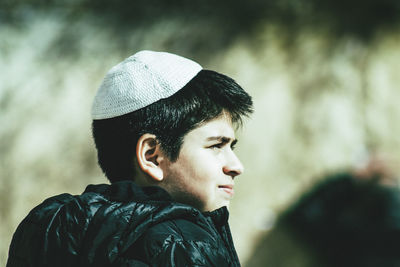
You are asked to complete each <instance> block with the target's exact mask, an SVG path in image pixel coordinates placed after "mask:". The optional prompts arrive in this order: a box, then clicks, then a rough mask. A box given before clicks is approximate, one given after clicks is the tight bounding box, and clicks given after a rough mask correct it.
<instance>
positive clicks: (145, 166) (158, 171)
mask: <svg viewBox="0 0 400 267" xmlns="http://www.w3.org/2000/svg"><path fill="white" fill-rule="evenodd" d="M136 158H137V162H138V164H139V167H140V169H141V170H142V171H143V172H144V173H146V174H148V175H149V176H150V177H151V178H153V179H154V180H156V181H162V180H163V179H164V173H163V169H162V168H161V164H160V163H161V162H162V160H163V159H164V153H163V152H162V151H161V149H160V144H159V143H158V141H157V138H156V136H155V135H154V134H148V133H146V134H144V135H142V136H141V137H140V138H139V140H138V142H137V144H136Z"/></svg>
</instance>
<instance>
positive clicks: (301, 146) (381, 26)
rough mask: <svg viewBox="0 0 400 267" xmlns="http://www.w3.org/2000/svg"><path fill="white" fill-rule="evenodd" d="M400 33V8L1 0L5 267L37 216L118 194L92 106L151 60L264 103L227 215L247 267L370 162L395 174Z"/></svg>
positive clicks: (294, 2)
mask: <svg viewBox="0 0 400 267" xmlns="http://www.w3.org/2000/svg"><path fill="white" fill-rule="evenodd" d="M399 22H400V2H399V1H397V0H384V1H382V0H363V1H361V0H347V1H343V0H340V1H338V0H268V1H263V0H253V1H239V0H230V1H228V0H219V1H211V0H192V1H184V0H168V1H166V0H164V1H162V0H146V1H145V0H139V1H123V0H115V1H106V0H97V1H90V0H73V1H71V0H69V1H67V0H53V1H49V0H38V1H28V0H2V1H1V3H0V240H1V242H0V265H4V264H5V260H6V258H7V253H8V246H9V243H10V240H11V237H12V233H13V232H14V231H15V229H16V227H17V225H18V223H19V222H20V221H21V220H22V219H23V218H24V217H25V216H26V214H27V213H28V212H29V210H31V209H32V208H33V207H34V206H36V205H37V204H39V203H40V202H42V201H43V200H44V199H45V198H47V197H49V196H52V195H54V194H60V193H63V192H69V193H72V194H80V193H81V192H82V191H83V190H84V188H85V186H86V185H87V184H89V183H106V182H107V181H106V179H105V177H104V176H103V174H102V173H101V171H100V169H99V168H98V166H97V163H96V154H95V149H94V145H93V142H92V139H91V129H90V124H91V119H90V108H91V102H92V98H93V97H94V94H95V92H96V89H97V87H98V86H99V84H100V82H101V80H102V78H103V77H104V75H105V74H106V72H107V71H108V70H109V69H110V68H111V67H112V66H114V65H115V64H117V63H118V62H120V61H122V60H123V59H125V58H126V57H128V56H130V55H132V54H134V53H135V52H137V51H138V50H142V49H150V50H160V51H161V50H163V51H169V52H172V53H177V54H179V55H182V56H186V57H188V58H191V59H193V60H196V61H198V62H199V63H200V64H201V65H202V66H203V67H204V68H206V69H214V70H217V71H219V72H221V73H224V74H227V75H229V76H231V77H233V78H234V79H235V80H236V81H237V82H238V83H239V84H241V85H242V86H243V87H244V88H245V89H246V90H247V91H248V92H249V93H250V94H251V95H252V96H253V99H254V102H255V113H254V116H253V117H252V118H251V119H249V120H247V121H246V123H245V126H244V127H243V129H242V130H240V131H239V132H238V133H237V135H238V139H239V141H240V142H239V144H238V146H237V151H238V154H239V157H240V158H241V159H242V161H243V164H244V166H245V172H244V174H243V175H242V176H241V177H239V178H238V179H237V180H236V187H235V190H236V195H235V198H234V200H233V201H232V204H231V207H230V212H231V217H230V223H231V227H232V232H233V236H234V240H235V244H236V249H237V251H238V253H239V256H240V259H241V262H242V263H243V265H244V266H245V265H246V262H247V261H248V259H249V257H250V256H251V253H252V251H253V249H254V246H255V244H256V240H257V237H259V236H260V235H265V234H268V232H269V231H270V230H271V229H273V227H274V223H275V220H276V218H277V216H278V215H279V213H280V212H281V211H282V210H284V209H285V208H286V207H287V206H288V205H290V203H292V201H293V200H294V199H296V198H297V197H298V196H299V195H300V194H301V193H302V192H303V191H304V190H306V189H307V188H310V187H311V186H312V185H313V184H314V183H315V182H317V181H318V180H319V179H320V178H319V177H323V175H322V174H324V173H328V172H335V171H340V170H343V169H349V168H358V167H360V166H362V165H363V164H365V163H366V162H367V161H368V159H369V157H371V156H373V155H384V156H385V158H387V159H389V160H388V161H389V162H390V164H391V165H392V169H393V170H394V172H397V173H398V171H399V167H400V166H399V164H396V162H399V160H400V155H399V153H398V151H399V149H400V138H399V135H400V105H399V104H398V102H399V100H400V90H399V84H400V49H399V48H400V26H399Z"/></svg>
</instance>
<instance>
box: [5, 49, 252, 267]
mask: <svg viewBox="0 0 400 267" xmlns="http://www.w3.org/2000/svg"><path fill="white" fill-rule="evenodd" d="M251 112H252V101H251V98H250V96H249V95H248V94H247V93H246V92H245V91H244V90H243V89H242V88H241V87H240V86H239V85H238V84H237V83H235V82H234V81H233V80H232V79H230V78H229V77H227V76H224V75H222V74H219V73H216V72H213V71H208V70H203V69H202V67H201V66H200V65H199V64H197V63H196V62H193V61H191V60H189V59H186V58H183V57H180V56H177V55H173V54H169V53H165V52H153V51H141V52H138V53H137V54H135V55H133V56H131V57H129V58H127V59H126V60H124V61H123V62H121V63H120V64H118V65H116V66H115V67H113V68H112V69H111V70H110V71H109V72H108V73H107V75H106V77H105V78H104V81H103V83H102V84H101V86H100V88H99V90H98V92H97V95H96V97H95V99H94V103H93V108H92V117H93V137H94V140H95V144H96V148H97V152H98V161H99V165H100V167H101V168H102V170H103V172H104V173H105V175H106V176H107V178H108V179H109V180H110V182H111V185H104V184H103V185H89V186H88V187H87V188H86V190H85V192H84V193H83V194H81V195H79V196H71V195H69V194H62V195H59V196H55V197H53V198H50V199H47V200H46V201H45V202H43V203H42V204H41V205H39V206H38V207H36V208H35V209H34V210H32V211H31V213H30V214H29V215H28V216H27V218H25V219H24V221H23V222H22V223H21V224H20V226H19V227H18V229H17V231H16V233H15V234H14V237H13V241H12V243H11V246H10V252H9V259H8V263H7V266H10V267H11V266H240V263H239V261H238V258H237V255H236V252H235V249H234V246H233V243H232V238H231V234H230V230H229V225H228V222H227V220H228V211H227V208H226V206H228V204H229V200H230V199H231V197H232V196H233V194H234V178H235V177H236V176H238V175H240V174H241V172H242V171H243V167H242V165H241V163H240V161H239V159H238V158H237V157H236V155H235V154H234V152H233V148H234V145H235V143H236V139H235V135H234V130H233V127H234V126H238V125H240V124H241V119H242V117H243V116H248V115H249V114H251Z"/></svg>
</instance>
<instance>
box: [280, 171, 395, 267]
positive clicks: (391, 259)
mask: <svg viewBox="0 0 400 267" xmlns="http://www.w3.org/2000/svg"><path fill="white" fill-rule="evenodd" d="M279 224H282V225H284V226H286V227H288V229H289V230H290V231H291V232H292V234H294V236H295V237H296V238H298V240H299V241H302V243H303V244H304V245H308V246H309V247H310V248H311V250H312V251H313V252H314V253H315V255H316V256H318V257H319V258H320V260H321V261H322V262H324V263H325V264H324V265H323V266H352V267H361V266H363V267H364V266H400V254H399V252H398V243H399V240H400V191H399V190H398V188H397V187H389V186H384V185H381V184H379V183H378V182H377V180H374V179H359V178H356V177H354V176H353V175H352V174H351V173H343V174H337V175H334V176H331V177H328V178H327V179H326V181H324V182H322V183H320V184H318V185H317V186H316V187H315V188H314V189H313V190H311V191H310V192H309V193H308V194H306V195H304V196H303V197H302V198H301V199H300V200H299V201H298V202H297V203H296V204H295V205H293V206H292V207H291V208H290V209H288V211H287V212H286V213H285V214H284V215H283V216H282V217H281V218H280V222H279ZM328 263H329V265H328Z"/></svg>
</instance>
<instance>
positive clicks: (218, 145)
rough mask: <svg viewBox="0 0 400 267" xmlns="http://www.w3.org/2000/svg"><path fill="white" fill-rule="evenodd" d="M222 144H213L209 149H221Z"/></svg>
mask: <svg viewBox="0 0 400 267" xmlns="http://www.w3.org/2000/svg"><path fill="white" fill-rule="evenodd" d="M222 146H223V144H222V143H218V144H214V145H212V146H210V148H222Z"/></svg>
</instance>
